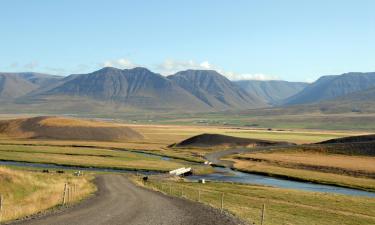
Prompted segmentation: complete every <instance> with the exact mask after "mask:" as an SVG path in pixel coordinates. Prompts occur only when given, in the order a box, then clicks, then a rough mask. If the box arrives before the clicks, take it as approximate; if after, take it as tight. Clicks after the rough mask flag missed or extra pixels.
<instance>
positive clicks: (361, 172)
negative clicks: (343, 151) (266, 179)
mask: <svg viewBox="0 0 375 225" xmlns="http://www.w3.org/2000/svg"><path fill="white" fill-rule="evenodd" d="M226 159H228V160H231V161H234V167H235V168H236V169H239V170H241V171H246V172H256V173H264V174H269V175H277V176H283V177H285V178H294V179H301V180H306V181H312V182H318V183H326V184H334V185H340V186H347V187H353V188H359V189H366V190H373V191H374V190H375V179H373V177H374V175H375V158H374V157H367V156H345V155H338V154H325V153H308V152H296V151H290V152H289V151H281V152H278V151H272V152H268V153H246V154H238V155H233V156H229V157H227V158H226Z"/></svg>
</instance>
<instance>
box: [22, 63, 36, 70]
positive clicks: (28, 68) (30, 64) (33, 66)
mask: <svg viewBox="0 0 375 225" xmlns="http://www.w3.org/2000/svg"><path fill="white" fill-rule="evenodd" d="M38 66H39V63H38V62H37V61H32V62H29V63H26V64H25V65H24V66H23V68H24V69H27V70H33V69H35V68H36V67H38Z"/></svg>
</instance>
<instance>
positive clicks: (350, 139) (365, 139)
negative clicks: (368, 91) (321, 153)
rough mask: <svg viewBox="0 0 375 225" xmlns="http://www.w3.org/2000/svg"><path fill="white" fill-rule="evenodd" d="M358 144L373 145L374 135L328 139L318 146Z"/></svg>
mask: <svg viewBox="0 0 375 225" xmlns="http://www.w3.org/2000/svg"><path fill="white" fill-rule="evenodd" d="M360 142H374V144H375V134H370V135H360V136H350V137H343V138H336V139H330V140H327V141H323V142H320V143H318V144H338V143H343V144H345V143H360Z"/></svg>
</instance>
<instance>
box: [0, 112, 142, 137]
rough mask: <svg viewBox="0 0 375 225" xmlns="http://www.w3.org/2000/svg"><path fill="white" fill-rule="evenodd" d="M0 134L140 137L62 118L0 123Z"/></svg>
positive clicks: (118, 128)
mask: <svg viewBox="0 0 375 225" xmlns="http://www.w3.org/2000/svg"><path fill="white" fill-rule="evenodd" d="M0 134H1V135H5V136H9V137H15V138H36V139H56V140H93V141H94V140H95V141H127V140H137V139H142V135H141V134H139V133H138V132H136V131H134V130H133V129H130V128H128V127H125V126H121V125H116V124H112V123H105V122H96V121H88V120H80V119H72V118H62V117H32V118H25V119H14V120H0Z"/></svg>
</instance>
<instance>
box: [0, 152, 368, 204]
mask: <svg viewBox="0 0 375 225" xmlns="http://www.w3.org/2000/svg"><path fill="white" fill-rule="evenodd" d="M140 154H141V153H140ZM150 157H159V158H160V159H161V160H170V159H169V158H168V157H165V156H155V155H152V156H150ZM0 165H7V166H21V167H31V168H46V169H69V170H81V171H94V172H115V173H136V172H138V173H142V174H158V173H160V172H155V171H146V170H138V171H137V170H130V169H113V168H99V167H80V166H66V165H56V164H48V163H30V162H17V161H3V160H0ZM215 170H216V172H215V173H212V174H207V175H193V176H189V177H188V179H189V180H193V181H196V180H199V179H206V180H212V181H224V182H236V183H244V184H260V185H268V186H274V187H279V188H287V189H295V190H304V191H312V192H320V193H335V194H343V195H353V196H366V197H373V198H374V197H375V192H369V191H362V190H357V189H352V188H344V187H336V186H332V185H322V184H314V183H308V182H300V181H291V180H285V179H281V178H274V177H269V176H264V175H255V174H250V173H243V172H239V171H235V170H232V169H230V168H215Z"/></svg>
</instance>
